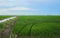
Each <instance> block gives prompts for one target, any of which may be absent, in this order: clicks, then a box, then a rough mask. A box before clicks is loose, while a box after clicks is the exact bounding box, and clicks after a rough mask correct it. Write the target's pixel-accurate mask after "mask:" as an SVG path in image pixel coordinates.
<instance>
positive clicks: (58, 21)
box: [0, 16, 60, 38]
mask: <svg viewBox="0 0 60 38" xmlns="http://www.w3.org/2000/svg"><path fill="white" fill-rule="evenodd" d="M7 17H9V16H7ZM0 18H1V17H0ZM13 20H14V19H13ZM13 20H10V21H7V22H4V23H0V31H1V30H4V29H6V28H8V25H9V24H10V23H12V21H13ZM15 20H16V19H15ZM11 31H12V33H11V34H12V38H14V37H15V35H17V38H60V16H17V22H16V23H15V25H14V27H13V29H12V30H11Z"/></svg>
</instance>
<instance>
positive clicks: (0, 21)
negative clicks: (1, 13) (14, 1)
mask: <svg viewBox="0 0 60 38" xmlns="http://www.w3.org/2000/svg"><path fill="white" fill-rule="evenodd" d="M13 18H16V16H15V17H10V18H7V19H4V20H0V23H2V22H5V21H8V20H10V19H13Z"/></svg>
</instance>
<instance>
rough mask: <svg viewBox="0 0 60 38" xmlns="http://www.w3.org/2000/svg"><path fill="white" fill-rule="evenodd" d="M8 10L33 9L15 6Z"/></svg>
mask: <svg viewBox="0 0 60 38" xmlns="http://www.w3.org/2000/svg"><path fill="white" fill-rule="evenodd" d="M8 10H32V9H31V8H25V7H14V8H9V9H8Z"/></svg>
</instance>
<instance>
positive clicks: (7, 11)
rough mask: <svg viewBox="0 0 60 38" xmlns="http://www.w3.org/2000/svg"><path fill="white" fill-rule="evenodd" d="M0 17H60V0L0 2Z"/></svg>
mask: <svg viewBox="0 0 60 38" xmlns="http://www.w3.org/2000/svg"><path fill="white" fill-rule="evenodd" d="M0 15H60V0H0Z"/></svg>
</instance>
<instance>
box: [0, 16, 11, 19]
mask: <svg viewBox="0 0 60 38" xmlns="http://www.w3.org/2000/svg"><path fill="white" fill-rule="evenodd" d="M9 17H11V16H0V20H3V19H5V18H9Z"/></svg>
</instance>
